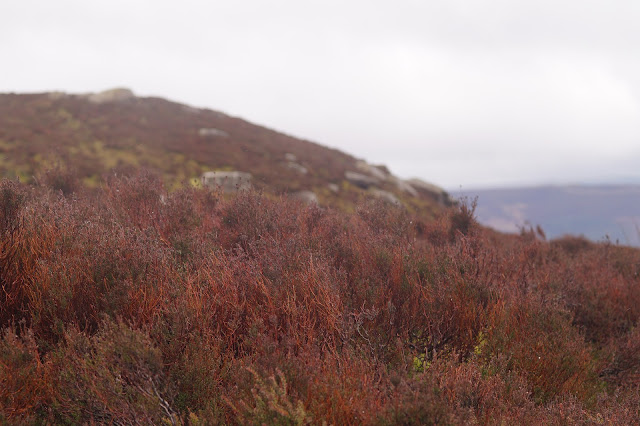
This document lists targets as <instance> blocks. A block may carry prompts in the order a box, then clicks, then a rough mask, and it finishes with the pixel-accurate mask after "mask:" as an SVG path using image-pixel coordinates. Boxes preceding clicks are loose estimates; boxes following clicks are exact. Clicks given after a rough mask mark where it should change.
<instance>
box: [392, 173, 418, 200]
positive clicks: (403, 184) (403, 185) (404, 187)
mask: <svg viewBox="0 0 640 426" xmlns="http://www.w3.org/2000/svg"><path fill="white" fill-rule="evenodd" d="M389 182H391V183H393V184H394V185H395V186H396V187H397V188H398V189H399V190H400V191H402V192H406V193H408V194H410V195H411V196H413V197H417V196H418V191H416V189H415V188H414V187H413V186H411V184H410V183H409V182H407V181H404V180H402V179H400V178H399V177H396V176H389Z"/></svg>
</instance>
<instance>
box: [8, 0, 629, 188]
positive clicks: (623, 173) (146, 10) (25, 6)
mask: <svg viewBox="0 0 640 426" xmlns="http://www.w3.org/2000/svg"><path fill="white" fill-rule="evenodd" d="M638 22H640V2H638V1H632V0H608V1H590V0H581V1H577V0H565V1H561V0H555V1H550V0H524V1H513V0H485V1H482V2H480V1H470V0H466V1H462V0H438V1H436V0H426V1H425V0H421V1H417V0H394V1H393V2H392V1H376V0H367V1H364V0H342V1H334V0H322V1H315V0H311V1H305V0H297V1H295V0H271V1H264V0H235V1H225V2H221V1H195V0H183V1H181V2H168V1H159V0H156V1H143V0H128V1H124V0H109V1H102V0H92V1H87V0H59V1H56V2H52V1H44V0H4V1H3V2H2V3H0V58H1V61H2V66H1V67H0V91H2V92H34V91H49V90H63V91H69V92H87V91H100V90H103V89H107V88H111V87H115V86H126V87H129V88H131V89H133V90H134V91H135V92H136V93H137V94H139V95H157V96H162V97H167V98H170V99H173V100H177V101H180V102H185V103H188V104H192V105H195V106H203V107H209V108H212V109H217V110H221V111H224V112H226V113H229V114H232V115H237V116H241V117H243V118H246V119H248V120H251V121H254V122H257V123H259V124H263V125H265V126H267V127H272V128H275V129H278V130H281V131H284V132H285V133H289V134H292V135H295V136H298V137H302V138H306V139H310V140H313V141H316V142H319V143H322V144H325V145H329V146H333V147H337V148H340V149H342V150H345V151H347V152H349V153H352V154H354V155H355V156H357V157H361V158H365V159H367V160H368V161H369V162H372V163H384V164H387V165H388V166H389V167H390V169H391V170H392V172H394V173H395V174H397V175H400V176H402V177H412V176H417V177H421V178H423V179H426V180H429V181H432V182H434V183H437V184H439V185H442V186H445V187H448V188H451V189H455V188H458V187H459V186H463V187H466V188H471V187H477V186H488V185H501V186H504V185H516V184H535V183H569V182H570V183H580V182H587V183H588V182H591V183H594V182H635V183H640V167H638V165H639V164H640V25H638Z"/></svg>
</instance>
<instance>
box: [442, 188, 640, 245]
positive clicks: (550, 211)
mask: <svg viewBox="0 0 640 426" xmlns="http://www.w3.org/2000/svg"><path fill="white" fill-rule="evenodd" d="M453 195H454V197H460V196H467V197H468V198H473V197H476V196H477V197H478V207H477V209H476V214H477V217H478V221H479V222H480V223H482V224H484V225H487V226H490V227H492V228H495V229H497V230H499V231H504V232H518V231H519V228H520V227H522V226H523V225H525V224H529V225H532V226H534V227H535V226H537V225H540V226H541V227H542V229H543V231H544V232H545V233H546V235H547V237H548V238H555V237H560V236H562V235H565V234H571V235H582V236H584V237H586V238H588V239H590V240H593V241H603V240H606V239H607V238H608V239H609V240H611V241H612V242H614V243H616V242H618V243H620V244H623V245H634V246H640V185H628V186H625V185H608V186H605V185H602V186H542V187H532V188H510V189H483V190H463V191H458V192H456V193H455V194H453Z"/></svg>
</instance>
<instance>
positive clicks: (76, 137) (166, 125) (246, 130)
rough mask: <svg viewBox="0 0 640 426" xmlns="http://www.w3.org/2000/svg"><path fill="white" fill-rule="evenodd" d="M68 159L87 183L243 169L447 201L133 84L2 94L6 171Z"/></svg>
mask: <svg viewBox="0 0 640 426" xmlns="http://www.w3.org/2000/svg"><path fill="white" fill-rule="evenodd" d="M60 165H61V167H62V168H65V169H69V170H70V171H72V172H73V173H74V174H75V175H76V176H78V178H79V179H80V180H81V182H82V183H83V184H84V185H86V186H89V187H92V186H93V187H95V186H97V185H98V184H99V183H100V182H102V180H103V177H104V176H105V174H109V173H120V174H123V173H124V174H128V173H131V172H132V171H133V170H135V169H138V168H140V167H145V168H149V169H152V170H155V171H157V172H159V173H160V174H161V175H162V177H163V179H164V182H165V184H166V185H167V187H168V188H170V189H177V188H179V187H181V186H184V185H185V183H187V182H191V183H196V184H197V183H198V182H200V178H201V176H202V175H203V173H205V172H210V171H238V172H241V173H248V174H250V175H251V176H250V181H251V185H252V186H253V187H254V188H255V189H258V190H261V191H264V192H266V193H271V194H285V193H286V194H293V195H296V196H298V197H302V198H304V199H306V200H311V201H314V200H317V201H318V202H319V203H320V204H321V205H332V206H337V207H341V208H344V209H347V210H349V209H353V207H354V206H355V204H356V203H357V202H358V201H359V200H362V199H365V198H367V197H376V198H382V199H384V200H387V201H389V202H391V203H396V204H402V205H404V206H405V207H407V208H409V209H411V210H421V211H423V212H426V213H427V214H431V215H433V214H434V213H436V212H437V211H439V210H440V209H441V205H443V204H448V202H449V201H448V195H447V194H446V193H445V192H444V191H443V190H442V189H440V188H438V187H435V186H433V185H430V184H428V183H425V182H420V181H412V182H407V181H403V180H402V179H399V178H397V177H395V176H393V175H392V174H391V173H390V172H389V170H388V169H387V168H386V167H384V166H373V165H370V164H367V163H366V162H365V161H363V160H359V159H357V158H355V157H353V156H351V155H349V154H346V153H343V152H341V151H339V150H336V149H330V148H327V147H324V146H322V145H319V144H317V143H313V142H310V141H307V140H302V139H298V138H295V137H292V136H289V135H286V134H283V133H280V132H276V131H273V130H270V129H268V128H266V127H262V126H259V125H255V124H252V123H250V122H248V121H245V120H243V119H241V118H237V117H232V116H229V115H227V114H224V113H221V112H218V111H213V110H210V109H203V108H194V107H191V106H188V105H184V104H180V103H176V102H171V101H169V100H165V99H162V98H156V97H137V96H135V95H134V93H133V92H132V91H130V90H128V89H123V88H120V89H112V90H108V91H105V92H101V93H90V94H80V95H78V94H76V95H74V94H67V93H60V92H53V93H40V94H0V175H2V176H4V177H8V178H14V177H16V176H17V177H19V178H20V180H21V181H23V182H30V181H32V180H34V177H35V179H37V177H38V176H39V175H40V174H42V173H43V172H45V171H46V170H49V169H52V168H56V167H59V166H60Z"/></svg>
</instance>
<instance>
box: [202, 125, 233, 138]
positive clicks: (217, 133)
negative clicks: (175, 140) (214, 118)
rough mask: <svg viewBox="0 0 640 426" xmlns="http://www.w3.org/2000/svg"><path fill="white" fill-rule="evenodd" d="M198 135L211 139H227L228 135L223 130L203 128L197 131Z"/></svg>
mask: <svg viewBox="0 0 640 426" xmlns="http://www.w3.org/2000/svg"><path fill="white" fill-rule="evenodd" d="M198 134H199V135H200V136H202V137H213V138H216V137H218V138H228V137H229V133H227V132H225V131H224V130H219V129H214V128H213V127H208V128H207V127H203V128H202V129H200V130H198Z"/></svg>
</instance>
